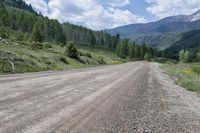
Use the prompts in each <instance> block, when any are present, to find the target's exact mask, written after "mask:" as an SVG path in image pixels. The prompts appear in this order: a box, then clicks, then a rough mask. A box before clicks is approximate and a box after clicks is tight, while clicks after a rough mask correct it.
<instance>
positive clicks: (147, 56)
mask: <svg viewBox="0 0 200 133" xmlns="http://www.w3.org/2000/svg"><path fill="white" fill-rule="evenodd" d="M144 59H145V60H146V61H151V56H150V54H148V53H146V54H145V56H144Z"/></svg>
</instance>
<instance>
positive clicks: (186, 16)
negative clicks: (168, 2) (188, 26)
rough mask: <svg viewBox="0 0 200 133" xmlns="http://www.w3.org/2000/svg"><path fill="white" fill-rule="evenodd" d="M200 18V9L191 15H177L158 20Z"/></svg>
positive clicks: (169, 20) (171, 20)
mask: <svg viewBox="0 0 200 133" xmlns="http://www.w3.org/2000/svg"><path fill="white" fill-rule="evenodd" d="M198 20H200V10H198V11H197V12H195V13H193V14H191V15H178V16H171V17H167V18H164V19H162V20H160V22H167V23H170V22H195V21H198Z"/></svg>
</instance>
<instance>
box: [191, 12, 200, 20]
mask: <svg viewBox="0 0 200 133" xmlns="http://www.w3.org/2000/svg"><path fill="white" fill-rule="evenodd" d="M189 18H190V20H191V21H190V22H194V21H198V20H200V10H198V11H197V12H195V13H194V14H192V15H189Z"/></svg>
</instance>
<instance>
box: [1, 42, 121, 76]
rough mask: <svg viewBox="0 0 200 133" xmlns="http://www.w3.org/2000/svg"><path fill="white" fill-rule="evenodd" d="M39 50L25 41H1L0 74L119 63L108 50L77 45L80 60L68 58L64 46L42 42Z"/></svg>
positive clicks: (114, 55)
mask: <svg viewBox="0 0 200 133" xmlns="http://www.w3.org/2000/svg"><path fill="white" fill-rule="evenodd" d="M42 45H43V47H42V48H41V49H35V48H33V46H32V44H30V43H28V42H12V41H9V40H2V41H0V74H1V73H13V69H12V65H11V64H10V63H9V61H10V62H12V63H13V64H14V67H15V68H14V73H24V72H36V71H47V70H64V69H69V68H80V67H89V66H97V65H106V64H116V63H120V61H119V59H118V58H117V56H116V54H115V53H114V52H113V51H110V50H104V49H99V48H89V47H83V46H77V47H78V51H79V59H73V58H70V57H69V56H68V55H67V53H66V49H67V47H66V46H60V45H55V44H50V43H43V44H42Z"/></svg>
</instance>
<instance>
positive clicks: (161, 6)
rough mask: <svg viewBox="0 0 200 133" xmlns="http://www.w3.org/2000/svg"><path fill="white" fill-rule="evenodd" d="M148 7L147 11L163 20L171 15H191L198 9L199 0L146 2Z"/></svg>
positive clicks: (157, 0) (199, 7) (154, 0)
mask: <svg viewBox="0 0 200 133" xmlns="http://www.w3.org/2000/svg"><path fill="white" fill-rule="evenodd" d="M146 1H147V3H149V4H150V6H149V7H148V8H147V11H148V12H150V13H152V14H154V15H156V16H157V17H158V18H164V17H168V16H173V15H187V14H192V13H194V12H195V11H197V10H199V9H200V0H146Z"/></svg>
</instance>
